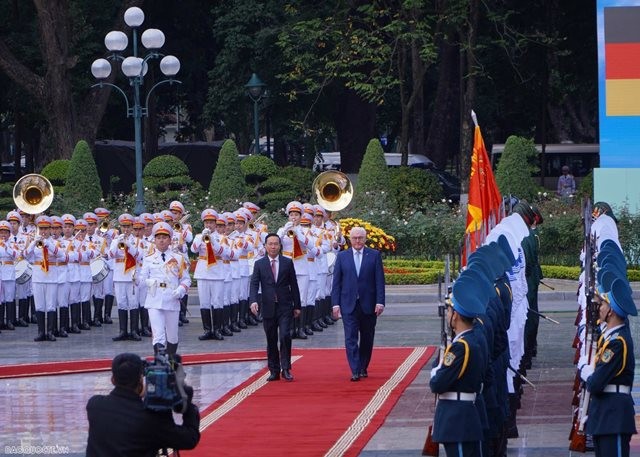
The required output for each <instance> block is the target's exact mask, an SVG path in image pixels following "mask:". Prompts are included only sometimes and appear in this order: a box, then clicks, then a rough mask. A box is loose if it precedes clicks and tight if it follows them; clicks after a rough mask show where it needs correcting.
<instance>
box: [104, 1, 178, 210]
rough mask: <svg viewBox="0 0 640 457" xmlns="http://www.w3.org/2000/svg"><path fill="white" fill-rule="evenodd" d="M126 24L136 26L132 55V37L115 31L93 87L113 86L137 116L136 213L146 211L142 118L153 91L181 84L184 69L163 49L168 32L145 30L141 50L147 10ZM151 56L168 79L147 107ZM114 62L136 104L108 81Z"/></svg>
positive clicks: (133, 11) (131, 12) (128, 14)
mask: <svg viewBox="0 0 640 457" xmlns="http://www.w3.org/2000/svg"><path fill="white" fill-rule="evenodd" d="M124 21H125V23H126V24H127V25H128V26H129V27H131V29H132V55H131V56H128V57H125V56H123V55H122V53H123V52H124V51H125V50H126V49H127V46H128V45H129V39H128V37H127V35H126V34H125V33H124V32H120V31H111V32H109V33H107V35H106V36H105V38H104V44H105V47H106V48H107V51H109V53H110V54H109V56H107V58H106V59H96V60H94V62H93V63H92V64H91V73H92V74H93V76H94V77H95V78H96V79H97V80H98V81H99V82H98V83H97V84H94V85H93V86H91V87H104V86H108V87H113V88H114V89H116V90H117V91H118V92H120V94H122V96H123V97H124V99H125V103H126V107H127V117H133V125H134V132H135V160H136V204H135V208H134V212H135V214H136V215H139V214H141V213H144V212H145V204H144V188H143V186H142V117H143V116H148V114H149V109H148V107H149V97H150V96H151V93H152V92H153V90H154V89H155V88H156V87H158V86H159V85H161V84H165V83H169V84H173V83H178V84H180V83H181V81H178V80H176V79H174V76H175V75H176V74H177V73H178V71H179V70H180V61H179V60H178V59H177V58H176V57H175V56H171V55H168V56H165V55H163V54H161V53H160V52H159V51H160V49H161V48H162V46H163V45H164V33H162V31H161V30H158V29H147V30H145V31H144V32H143V33H142V36H141V37H140V41H141V42H142V46H144V48H145V49H146V54H145V55H144V56H139V53H138V32H139V29H140V26H141V25H142V23H143V22H144V12H143V11H142V10H141V9H140V8H137V7H132V8H129V9H127V10H126V11H125V13H124ZM151 59H161V60H160V71H161V72H162V74H163V75H164V76H166V78H167V79H163V80H161V81H159V82H157V83H156V84H155V85H154V86H153V87H151V89H149V91H148V92H147V94H146V98H145V101H144V106H143V105H142V104H141V100H140V89H141V87H142V85H143V82H144V77H145V75H146V74H147V70H148V68H149V67H148V65H147V62H148V61H150V60H151ZM110 60H111V61H114V62H117V61H120V62H121V64H120V68H121V69H122V73H124V75H125V76H126V77H127V78H128V79H129V85H130V86H131V87H133V103H130V101H129V97H127V94H126V93H125V92H124V90H122V89H121V88H120V87H118V86H116V85H115V84H112V83H109V82H106V81H105V80H106V79H107V78H108V77H109V76H110V75H111V62H110Z"/></svg>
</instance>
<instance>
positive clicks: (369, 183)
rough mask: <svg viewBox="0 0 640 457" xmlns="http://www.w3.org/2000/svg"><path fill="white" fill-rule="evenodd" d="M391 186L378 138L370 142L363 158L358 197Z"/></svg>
mask: <svg viewBox="0 0 640 457" xmlns="http://www.w3.org/2000/svg"><path fill="white" fill-rule="evenodd" d="M388 185H389V168H388V167H387V161H386V160H385V159H384V150H383V149H382V145H381V144H380V140H378V139H377V138H374V139H372V140H371V141H369V144H368V145H367V150H366V152H365V153H364V157H363V158H362V164H360V170H359V171H358V182H357V183H356V188H355V192H356V196H358V195H365V194H366V193H367V192H371V191H378V190H380V189H386V188H387V186H388Z"/></svg>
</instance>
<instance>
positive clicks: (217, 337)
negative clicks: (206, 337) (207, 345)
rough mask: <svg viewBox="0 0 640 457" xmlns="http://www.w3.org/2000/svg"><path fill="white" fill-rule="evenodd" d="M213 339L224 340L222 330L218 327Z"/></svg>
mask: <svg viewBox="0 0 640 457" xmlns="http://www.w3.org/2000/svg"><path fill="white" fill-rule="evenodd" d="M213 339H214V340H216V341H223V340H224V336H222V333H220V330H217V329H216V330H214V331H213Z"/></svg>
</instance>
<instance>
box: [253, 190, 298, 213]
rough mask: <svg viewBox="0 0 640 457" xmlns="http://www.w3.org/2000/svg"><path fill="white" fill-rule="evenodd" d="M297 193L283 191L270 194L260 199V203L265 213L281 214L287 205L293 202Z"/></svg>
mask: <svg viewBox="0 0 640 457" xmlns="http://www.w3.org/2000/svg"><path fill="white" fill-rule="evenodd" d="M296 197H297V193H296V191H295V190H284V191H280V192H270V193H268V194H266V195H265V196H264V197H262V200H261V203H262V204H264V210H265V211H267V212H283V211H284V209H285V207H286V206H287V203H289V202H290V201H293V200H295V199H296Z"/></svg>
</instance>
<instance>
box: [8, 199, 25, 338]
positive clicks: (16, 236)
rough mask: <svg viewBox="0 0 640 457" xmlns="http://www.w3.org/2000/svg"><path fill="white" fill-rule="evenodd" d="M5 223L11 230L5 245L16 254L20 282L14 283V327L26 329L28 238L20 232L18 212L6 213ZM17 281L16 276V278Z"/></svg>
mask: <svg viewBox="0 0 640 457" xmlns="http://www.w3.org/2000/svg"><path fill="white" fill-rule="evenodd" d="M7 222H9V226H10V228H11V230H10V232H9V238H8V240H7V243H9V244H10V245H11V247H12V248H13V250H14V251H15V253H16V258H15V269H16V273H18V266H20V276H21V277H20V282H18V281H16V298H17V299H18V319H17V324H14V325H15V326H16V327H27V326H28V325H29V302H30V300H29V297H30V296H31V269H30V268H29V267H30V265H29V264H28V262H27V261H26V260H25V259H24V250H25V248H26V247H27V244H29V238H28V236H27V235H25V234H24V233H23V232H22V231H21V230H20V228H21V223H22V216H21V215H20V213H19V212H18V211H9V213H7ZM16 279H18V276H16Z"/></svg>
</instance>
